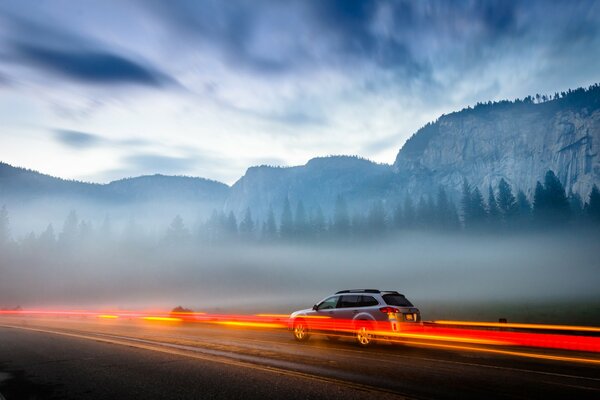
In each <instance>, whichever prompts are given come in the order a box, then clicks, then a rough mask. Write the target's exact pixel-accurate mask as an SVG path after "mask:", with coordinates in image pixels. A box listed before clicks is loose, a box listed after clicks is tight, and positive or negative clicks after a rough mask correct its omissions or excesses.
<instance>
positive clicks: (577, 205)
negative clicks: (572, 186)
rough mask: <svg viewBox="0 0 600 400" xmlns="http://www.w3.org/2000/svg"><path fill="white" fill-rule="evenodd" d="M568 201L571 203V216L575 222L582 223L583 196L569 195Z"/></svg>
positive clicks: (577, 194)
mask: <svg viewBox="0 0 600 400" xmlns="http://www.w3.org/2000/svg"><path fill="white" fill-rule="evenodd" d="M567 201H568V202H569V214H570V215H571V218H572V219H573V221H575V222H577V223H580V222H582V219H583V201H582V200H581V196H580V195H579V193H573V192H571V193H569V196H568V197H567Z"/></svg>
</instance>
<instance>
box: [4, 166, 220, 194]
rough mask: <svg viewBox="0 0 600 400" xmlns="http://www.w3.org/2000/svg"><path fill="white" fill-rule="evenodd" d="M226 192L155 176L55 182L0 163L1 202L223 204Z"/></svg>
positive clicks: (213, 184) (200, 181)
mask: <svg viewBox="0 0 600 400" xmlns="http://www.w3.org/2000/svg"><path fill="white" fill-rule="evenodd" d="M228 192H229V186H227V185H226V184H224V183H221V182H217V181H213V180H208V179H204V178H193V177H187V176H165V175H159V174H157V175H147V176H140V177H136V178H126V179H121V180H118V181H113V182H110V183H108V184H97V183H86V182H80V181H75V180H65V179H60V178H55V177H53V176H50V175H45V174H41V173H39V172H36V171H32V170H29V169H24V168H18V167H13V166H11V165H9V164H6V163H2V162H0V199H2V198H4V199H18V200H19V201H27V200H28V199H35V198H36V197H37V196H56V197H76V198H78V199H86V198H87V199H91V200H104V201H115V202H119V203H120V202H148V201H156V200H165V199H170V200H177V201H190V202H194V201H216V202H222V201H224V199H225V197H227V195H228Z"/></svg>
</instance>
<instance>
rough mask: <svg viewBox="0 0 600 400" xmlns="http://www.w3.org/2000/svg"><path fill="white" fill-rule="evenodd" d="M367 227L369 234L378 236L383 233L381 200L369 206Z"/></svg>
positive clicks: (383, 213) (383, 220) (383, 210)
mask: <svg viewBox="0 0 600 400" xmlns="http://www.w3.org/2000/svg"><path fill="white" fill-rule="evenodd" d="M367 225H368V231H369V232H371V233H375V234H379V233H382V232H384V231H385V228H386V224H385V209H384V208H383V202H382V201H381V200H376V201H375V202H373V204H372V205H371V208H370V209H369V215H368V217H367Z"/></svg>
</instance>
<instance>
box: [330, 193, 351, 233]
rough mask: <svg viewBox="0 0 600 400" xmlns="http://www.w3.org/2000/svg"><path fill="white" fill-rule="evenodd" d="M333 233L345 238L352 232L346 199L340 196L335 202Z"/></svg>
mask: <svg viewBox="0 0 600 400" xmlns="http://www.w3.org/2000/svg"><path fill="white" fill-rule="evenodd" d="M333 231H334V233H335V234H337V235H340V236H344V235H347V234H348V233H349V232H350V214H349V212H348V206H347V205H346V200H344V197H343V196H341V195H339V196H338V197H337V199H336V200H335V208H334V212H333Z"/></svg>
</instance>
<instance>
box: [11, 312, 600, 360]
mask: <svg viewBox="0 0 600 400" xmlns="http://www.w3.org/2000/svg"><path fill="white" fill-rule="evenodd" d="M3 315H6V316H29V317H66V318H71V317H73V318H74V317H81V318H84V319H85V318H88V317H93V318H96V319H98V320H115V319H126V320H127V321H130V320H131V321H135V320H139V321H147V322H164V323H180V322H181V323H208V324H218V325H222V326H226V327H231V328H239V329H274V330H284V329H287V328H288V327H289V326H288V323H289V316H288V315H286V314H271V313H262V314H255V315H244V314H209V313H205V312H173V311H164V310H163V311H161V310H152V311H145V312H142V311H125V310H110V311H107V310H101V311H86V310H0V316H3ZM302 318H303V319H304V320H306V322H307V323H308V325H309V330H312V331H313V333H316V334H324V335H328V336H338V335H341V336H344V335H345V336H346V337H348V336H349V335H352V334H354V332H355V331H356V321H353V320H339V319H333V318H331V317H330V316H308V317H302ZM532 331H534V332H532ZM557 331H559V332H560V333H557ZM597 333H600V328H598V327H586V326H569V325H542V324H520V323H511V324H505V323H493V322H470V321H447V320H442V321H435V322H429V323H424V324H420V323H400V331H394V332H392V331H389V330H378V329H373V334H374V335H376V336H377V340H380V341H389V342H402V343H406V344H418V345H421V346H423V345H428V346H433V347H438V348H449V349H462V350H470V351H483V350H481V349H479V348H476V347H468V346H460V345H459V344H474V345H483V346H494V347H501V346H505V347H506V346H511V347H524V348H545V349H556V350H569V351H585V352H596V353H597V352H600V335H598V334H597ZM485 351H487V352H493V353H497V354H507V355H521V352H514V351H512V350H504V349H498V348H496V349H492V348H488V347H486V348H485ZM526 354H527V355H523V356H527V357H532V356H531V355H530V354H533V353H526ZM537 358H545V359H556V360H563V361H565V360H569V357H562V356H550V355H539V357H537ZM571 358H573V357H571ZM573 361H576V360H575V359H573Z"/></svg>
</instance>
